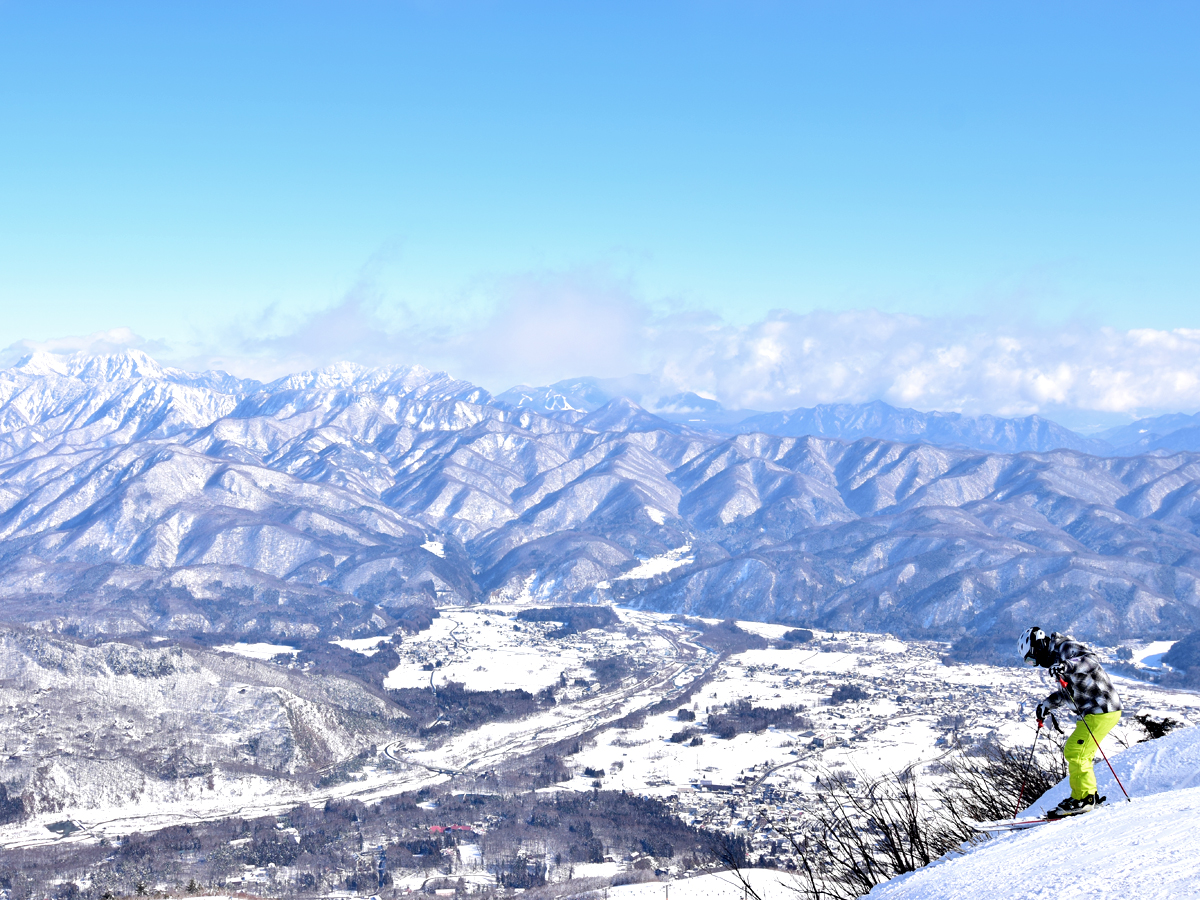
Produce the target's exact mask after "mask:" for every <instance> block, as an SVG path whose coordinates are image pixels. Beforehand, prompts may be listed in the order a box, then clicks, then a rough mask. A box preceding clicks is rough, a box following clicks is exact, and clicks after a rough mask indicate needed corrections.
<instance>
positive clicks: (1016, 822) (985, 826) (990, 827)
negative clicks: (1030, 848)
mask: <svg viewBox="0 0 1200 900" xmlns="http://www.w3.org/2000/svg"><path fill="white" fill-rule="evenodd" d="M1061 821H1062V820H1061V819H1051V818H1050V817H1048V816H1044V817H1042V818H1040V819H998V820H997V821H995V822H971V827H972V828H974V829H975V830H976V831H981V832H987V831H1020V830H1022V829H1024V828H1032V827H1033V826H1034V825H1045V824H1046V823H1047V822H1061Z"/></svg>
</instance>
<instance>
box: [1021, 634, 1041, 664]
mask: <svg viewBox="0 0 1200 900" xmlns="http://www.w3.org/2000/svg"><path fill="white" fill-rule="evenodd" d="M1045 641H1046V632H1044V631H1042V629H1040V628H1038V627H1037V626H1036V625H1034V626H1033V627H1032V628H1027V629H1026V630H1025V631H1024V632H1022V633H1021V637H1020V638H1019V639H1018V640H1017V653H1018V655H1019V656H1020V657H1021V659H1022V660H1024V661H1025V665H1027V666H1036V665H1037V655H1036V648H1037V647H1038V645H1039V644H1043V643H1045Z"/></svg>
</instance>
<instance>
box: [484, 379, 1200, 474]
mask: <svg viewBox="0 0 1200 900" xmlns="http://www.w3.org/2000/svg"><path fill="white" fill-rule="evenodd" d="M654 388H655V385H654V383H653V382H652V381H651V380H650V379H649V378H648V377H646V376H642V377H638V376H633V377H630V378H621V379H615V378H614V379H602V378H575V379H570V380H567V381H560V382H558V383H556V384H552V385H548V386H544V387H528V386H526V385H519V386H517V387H515V388H510V389H509V390H507V391H505V392H504V393H502V394H498V395H496V400H497V401H499V402H502V403H507V404H510V405H512V406H515V407H518V408H521V409H531V410H534V411H535V412H537V413H539V414H541V415H547V416H553V417H555V418H560V419H563V420H566V421H575V420H576V419H577V418H578V417H579V416H581V415H582V414H584V413H588V412H591V411H593V410H596V409H599V408H600V407H601V406H603V405H604V404H606V403H608V402H609V401H611V400H613V399H615V398H617V397H624V398H627V399H630V400H633V401H635V402H638V403H643V404H645V405H646V406H647V407H648V408H649V409H650V410H651V411H652V412H654V413H655V414H656V415H658V416H659V417H661V418H662V419H664V420H666V421H670V422H675V423H682V424H686V425H688V426H689V427H691V428H693V429H695V430H705V431H715V432H717V433H718V434H750V433H755V432H758V433H762V434H773V435H778V436H781V437H804V436H808V435H811V436H813V437H832V438H838V439H840V440H847V441H856V440H859V439H860V438H882V439H884V440H888V441H900V442H902V443H924V444H936V445H937V446H940V447H973V448H975V449H976V450H994V451H996V452H999V453H1024V452H1034V453H1043V452H1045V451H1047V450H1079V451H1081V452H1083V453H1091V454H1095V455H1099V456H1137V455H1139V454H1142V453H1159V452H1166V453H1174V452H1176V451H1178V450H1189V451H1195V452H1200V413H1198V414H1196V415H1192V416H1187V415H1181V414H1180V415H1169V416H1158V417H1156V418H1151V419H1141V420H1139V421H1136V422H1133V423H1131V424H1129V425H1123V426H1121V427H1119V428H1112V429H1109V430H1108V431H1104V432H1101V433H1099V434H1096V435H1092V436H1090V437H1088V436H1084V435H1082V434H1078V433H1077V432H1074V431H1071V430H1070V429H1068V428H1064V427H1063V426H1062V425H1059V424H1057V423H1055V422H1052V421H1050V420H1049V419H1045V418H1042V417H1041V416H1025V417H1023V418H1018V419H1006V418H1001V417H999V416H988V415H984V416H964V415H962V414H961V413H954V412H949V413H946V412H936V411H935V412H920V411H918V410H915V409H897V408H896V407H894V406H890V405H889V404H887V403H884V402H883V401H881V400H875V401H872V402H870V403H825V404H821V405H820V406H813V407H800V408H799V409H793V410H788V411H784V412H765V413H764V412H757V411H755V410H728V409H725V408H724V407H723V406H721V404H720V403H718V402H717V401H716V400H711V399H708V398H706V397H701V396H699V395H698V394H695V393H691V392H687V393H682V394H672V395H666V396H658V394H657V393H656V391H655V390H654Z"/></svg>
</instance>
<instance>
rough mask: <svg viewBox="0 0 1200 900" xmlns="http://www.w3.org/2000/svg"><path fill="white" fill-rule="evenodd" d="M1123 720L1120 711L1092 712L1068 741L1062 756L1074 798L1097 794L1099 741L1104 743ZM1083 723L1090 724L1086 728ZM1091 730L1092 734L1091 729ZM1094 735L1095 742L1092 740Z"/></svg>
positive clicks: (1079, 724)
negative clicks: (1095, 769) (1106, 737)
mask: <svg viewBox="0 0 1200 900" xmlns="http://www.w3.org/2000/svg"><path fill="white" fill-rule="evenodd" d="M1120 718H1121V711H1120V710H1117V711H1116V712H1109V713H1093V714H1092V715H1090V716H1084V717H1083V718H1082V719H1080V720H1079V721H1078V722H1076V723H1075V730H1074V731H1072V732H1071V735H1070V737H1068V738H1067V743H1066V744H1065V745H1064V746H1063V756H1065V757H1066V758H1067V773H1068V775H1069V777H1070V781H1071V796H1072V797H1074V798H1075V799H1076V800H1082V799H1083V798H1084V797H1086V796H1088V795H1089V794H1094V793H1096V773H1095V772H1094V771H1092V761H1093V760H1094V759H1095V758H1096V741H1102V740H1104V736H1105V735H1106V734H1108V733H1109V732H1110V731H1112V730H1113V726H1114V725H1116V724H1117V722H1118V721H1119V720H1120ZM1084 722H1087V724H1086V725H1085V724H1084ZM1089 728H1090V729H1091V734H1089V733H1088V729H1089ZM1093 735H1094V736H1095V738H1096V740H1092V737H1093Z"/></svg>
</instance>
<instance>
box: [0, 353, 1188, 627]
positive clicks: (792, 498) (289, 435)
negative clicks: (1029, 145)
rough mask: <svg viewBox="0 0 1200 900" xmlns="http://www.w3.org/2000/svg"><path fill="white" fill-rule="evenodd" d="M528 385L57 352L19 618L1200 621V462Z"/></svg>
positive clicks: (29, 452) (8, 537) (7, 421)
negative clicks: (479, 608) (551, 604)
mask: <svg viewBox="0 0 1200 900" xmlns="http://www.w3.org/2000/svg"><path fill="white" fill-rule="evenodd" d="M585 387H586V386H585ZM592 387H595V385H592ZM580 390H581V391H582V390H583V387H580ZM510 393H511V392H510ZM577 395H578V392H576V393H575V394H572V395H571V396H575V397H576V398H577ZM564 396H566V395H564ZM569 399H570V398H569V397H568V400H569ZM701 399H702V398H701ZM512 400H513V398H512V397H511V396H510V397H508V398H506V400H504V401H500V400H497V399H493V398H492V397H491V396H490V395H489V394H488V393H487V392H486V391H484V390H483V389H481V388H479V387H477V386H475V385H472V384H469V383H467V382H463V381H458V380H455V379H453V378H451V377H450V376H448V375H445V374H444V373H434V372H429V371H427V370H424V369H421V368H419V367H403V368H387V369H364V368H362V367H358V366H353V365H348V364H341V365H336V366H331V367H328V368H326V369H322V370H320V371H315V372H306V373H301V374H297V375H293V376H289V377H287V378H284V379H280V380H279V381H276V382H273V383H271V384H265V385H264V384H259V383H257V382H252V381H243V380H239V379H236V378H233V377H231V376H228V375H224V374H223V373H203V374H191V373H185V372H181V371H178V370H173V369H169V368H165V367H161V366H159V365H158V364H157V363H155V362H154V361H153V360H152V359H150V358H149V357H147V356H145V355H144V354H139V353H125V354H119V355H114V356H101V357H80V358H76V359H72V360H69V361H67V362H65V363H64V362H62V361H60V360H58V359H57V358H54V357H49V356H35V357H31V358H29V359H27V360H25V361H23V362H22V363H21V364H19V365H18V366H16V367H14V368H12V369H8V370H6V371H3V372H0V597H3V600H2V601H0V602H2V609H3V612H2V613H0V615H2V617H3V618H5V619H8V620H10V621H19V622H40V623H44V625H45V626H47V627H52V628H56V629H62V630H66V631H78V632H80V633H84V634H88V633H93V632H137V631H143V630H168V631H176V632H185V633H198V632H204V631H226V632H231V633H233V632H236V633H238V634H256V633H261V634H264V635H287V634H294V633H315V632H318V631H320V632H331V631H336V632H337V633H339V634H352V633H355V631H358V632H360V633H364V632H373V631H377V630H379V629H383V628H386V627H390V626H391V625H392V624H394V623H395V622H396V621H398V620H399V619H400V618H401V617H403V616H404V615H406V612H405V610H406V609H407V608H409V607H411V606H413V605H422V604H429V603H434V602H437V603H460V604H461V603H474V602H479V601H482V600H485V599H487V598H489V597H490V598H493V599H497V600H498V599H503V598H512V599H518V598H526V599H536V600H553V601H556V602H558V601H574V602H592V603H594V602H610V601H620V602H624V603H628V604H631V605H634V606H641V607H644V608H652V609H658V610H665V611H678V612H688V613H694V614H696V613H699V614H705V615H714V616H721V617H724V616H730V615H733V616H737V617H740V618H757V619H768V620H775V621H782V622H798V623H811V624H825V625H829V626H832V627H851V626H853V627H856V628H873V629H876V628H877V629H881V630H891V631H894V632H897V633H901V634H906V635H933V636H943V637H947V638H949V637H953V636H955V635H957V634H959V633H962V632H964V631H966V632H973V633H980V634H1006V633H1009V632H1012V631H1014V630H1016V629H1017V628H1018V627H1019V626H1020V625H1023V624H1025V623H1026V621H1027V620H1028V619H1030V617H1033V618H1035V619H1039V620H1043V621H1046V622H1054V623H1056V627H1059V628H1060V629H1067V630H1072V631H1073V632H1075V633H1076V634H1077V635H1079V636H1081V637H1093V636H1101V635H1103V636H1109V637H1121V636H1124V635H1129V634H1139V635H1146V636H1149V635H1160V634H1161V635H1163V636H1179V635H1180V634H1182V633H1183V632H1186V631H1189V630H1192V629H1194V628H1195V627H1196V626H1197V625H1200V456H1198V455H1196V454H1190V453H1175V454H1165V453H1161V452H1160V453H1159V454H1156V455H1144V456H1138V457H1134V458H1112V457H1102V456H1091V455H1087V454H1084V453H1081V452H1078V451H1074V450H1054V451H1051V452H1045V453H1019V454H1005V453H996V452H985V451H980V450H975V449H967V448H962V447H939V446H935V445H933V444H931V443H902V442H893V441H887V440H881V439H877V438H859V439H854V440H846V439H841V440H838V439H832V438H821V437H813V436H786V435H770V434H763V433H745V434H738V435H725V434H720V433H716V432H714V431H713V430H712V429H709V428H696V427H693V426H692V425H690V424H689V423H687V422H686V421H685V422H680V421H678V420H676V421H671V420H669V419H668V418H667V417H666V416H665V415H657V414H655V413H653V412H650V411H647V410H645V409H642V408H641V407H640V406H638V405H637V404H636V403H634V402H632V401H631V400H629V399H627V398H625V397H616V398H614V399H611V400H609V401H607V402H605V403H603V404H601V405H600V406H598V407H595V408H592V409H583V408H581V406H584V405H586V404H580V405H579V406H576V405H575V404H574V403H569V404H568V405H569V406H570V409H567V408H566V407H563V406H560V407H559V408H557V409H554V410H546V409H543V410H542V411H541V412H539V411H537V408H536V406H535V405H534V404H532V403H525V404H524V405H521V404H519V403H514V402H512ZM549 402H551V403H552V404H553V403H557V402H558V401H549ZM675 402H676V403H677V404H679V405H680V408H682V407H683V406H684V405H687V404H688V403H692V406H694V405H695V404H694V402H692V401H691V400H690V398H688V397H679V398H676V400H675ZM688 408H689V409H690V408H692V407H691V406H689V407H688ZM901 412H902V411H901ZM845 427H847V428H848V427H849V426H848V425H846V426H845ZM997 427H998V426H997ZM1038 427H1040V426H1038ZM1000 430H1001V431H1002V430H1003V429H1000ZM1036 431H1037V428H1034V429H1033V432H1036ZM1033 432H1031V433H1033ZM998 433H999V432H998ZM846 437H847V438H852V437H853V433H852V432H851V433H849V434H847V435H846Z"/></svg>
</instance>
